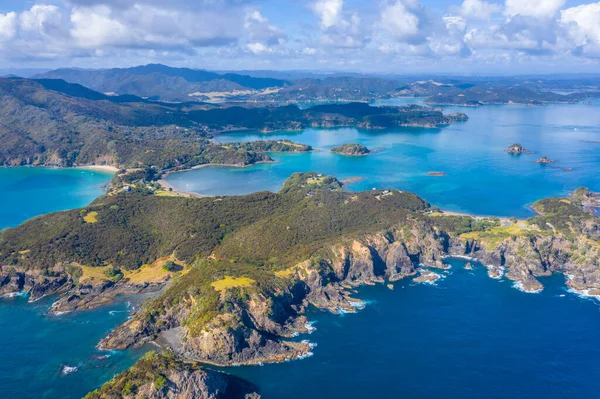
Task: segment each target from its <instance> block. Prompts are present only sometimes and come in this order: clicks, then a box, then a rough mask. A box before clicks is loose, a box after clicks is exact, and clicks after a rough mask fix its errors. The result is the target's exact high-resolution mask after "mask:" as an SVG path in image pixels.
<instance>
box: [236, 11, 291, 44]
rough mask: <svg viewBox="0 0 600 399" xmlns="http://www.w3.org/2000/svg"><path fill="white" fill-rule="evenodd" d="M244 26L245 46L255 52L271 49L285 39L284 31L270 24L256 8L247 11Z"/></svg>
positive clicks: (282, 42)
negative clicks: (246, 37)
mask: <svg viewBox="0 0 600 399" xmlns="http://www.w3.org/2000/svg"><path fill="white" fill-rule="evenodd" d="M244 27H245V28H246V31H247V33H248V44H247V47H248V49H249V50H250V51H251V52H253V53H255V54H260V53H265V52H268V51H273V50H274V48H275V47H276V46H279V45H282V44H284V42H285V39H286V34H285V32H284V31H283V30H282V29H280V28H278V27H277V26H275V25H271V24H270V23H269V20H268V19H267V18H266V17H264V16H263V15H262V14H261V13H260V11H257V10H253V11H251V12H248V14H247V15H246V22H245V24H244Z"/></svg>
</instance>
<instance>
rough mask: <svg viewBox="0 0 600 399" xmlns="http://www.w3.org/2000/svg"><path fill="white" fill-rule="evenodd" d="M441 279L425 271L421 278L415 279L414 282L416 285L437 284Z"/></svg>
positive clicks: (435, 274) (437, 275)
mask: <svg viewBox="0 0 600 399" xmlns="http://www.w3.org/2000/svg"><path fill="white" fill-rule="evenodd" d="M440 278H441V276H440V275H439V274H437V273H434V272H430V271H427V270H425V271H422V272H421V273H420V275H419V277H415V278H414V280H413V281H414V282H415V283H425V284H435V282H436V281H438V280H439V279H440Z"/></svg>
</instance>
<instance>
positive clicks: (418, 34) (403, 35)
mask: <svg viewBox="0 0 600 399" xmlns="http://www.w3.org/2000/svg"><path fill="white" fill-rule="evenodd" d="M418 7H419V4H417V3H416V2H414V1H406V0H405V1H396V2H393V3H390V4H387V5H386V6H385V7H383V9H382V10H381V26H382V28H383V29H385V30H386V31H387V32H388V33H389V34H390V35H391V36H392V37H394V38H396V39H401V40H403V41H406V42H419V41H423V40H424V37H423V35H422V31H421V27H420V23H421V20H420V18H419V16H418V15H417V14H418V13H419V12H418V11H420V10H418V9H417V8H418Z"/></svg>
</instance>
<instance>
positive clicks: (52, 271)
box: [0, 173, 600, 398]
mask: <svg viewBox="0 0 600 399" xmlns="http://www.w3.org/2000/svg"><path fill="white" fill-rule="evenodd" d="M596 198H597V196H596V195H595V194H593V193H591V192H589V190H585V189H581V190H578V191H577V192H576V193H574V194H573V196H572V197H570V198H551V199H545V200H541V201H538V202H536V203H535V204H534V206H533V207H534V209H535V210H536V212H538V215H537V216H535V217H533V218H531V219H529V220H527V221H524V220H522V221H519V220H513V221H510V220H499V219H496V218H474V217H470V216H459V215H446V214H443V213H436V212H433V210H432V207H431V206H430V205H429V204H428V203H427V202H426V201H424V200H423V199H421V198H419V197H418V196H416V195H414V194H411V193H407V192H403V191H398V190H370V191H365V192H358V193H352V192H348V191H345V190H344V189H343V188H342V184H341V183H340V182H339V181H338V180H337V179H336V178H334V177H332V176H323V175H320V174H317V173H297V174H294V175H292V176H291V177H290V178H289V180H288V181H287V182H286V183H285V185H284V187H283V188H282V190H281V191H280V192H279V193H270V192H262V193H255V194H251V195H246V196H239V197H219V198H183V197H178V196H168V195H158V194H152V193H150V192H148V191H147V190H145V189H142V188H141V187H138V186H134V187H133V188H132V189H131V190H128V191H119V192H113V193H111V194H110V195H106V196H103V197H101V198H98V199H97V200H96V201H94V202H93V203H92V204H91V205H89V206H88V207H86V208H83V209H79V210H72V211H65V212H58V213H52V214H49V215H45V216H40V217H38V218H35V219H32V220H29V221H27V222H25V223H24V224H22V225H21V226H19V227H17V228H14V229H6V230H4V231H3V232H1V233H0V265H1V270H0V294H7V293H15V292H19V291H25V292H28V293H29V294H30V299H31V300H35V299H37V298H40V297H42V296H45V295H50V294H57V295H59V299H58V300H57V301H56V303H55V304H54V306H53V308H52V312H68V311H73V310H78V309H87V308H92V307H96V306H99V305H101V304H104V303H107V302H110V301H111V300H112V299H113V298H114V297H115V296H116V295H118V294H120V293H125V292H144V291H148V290H157V291H160V292H161V293H160V295H159V296H158V297H156V298H154V299H150V300H149V301H148V302H147V303H145V304H144V306H143V307H142V308H141V309H140V310H139V312H137V313H136V314H135V315H134V317H133V318H132V319H130V320H129V321H127V322H126V323H125V324H123V325H122V326H121V327H119V328H117V329H116V330H115V331H113V332H112V333H110V334H109V335H108V336H107V337H106V338H105V339H104V340H103V341H102V342H101V343H100V347H101V348H105V349H124V348H128V347H131V346H137V345H141V344H143V343H146V342H149V341H154V342H157V343H159V344H160V345H161V346H163V347H164V348H168V349H169V350H170V351H171V352H172V353H173V354H174V356H175V358H176V359H182V360H185V361H188V362H196V361H198V362H203V363H211V364H215V365H220V366H230V365H234V364H258V363H263V362H281V361H284V360H287V359H294V358H298V357H302V356H304V355H306V354H308V353H309V352H310V351H311V347H310V345H309V344H307V343H303V342H298V341H295V340H291V339H290V338H291V337H292V336H294V335H296V334H301V333H305V332H307V331H308V329H307V327H306V326H307V321H308V320H307V318H306V315H305V312H306V309H307V307H309V306H314V307H316V308H319V309H326V310H329V311H331V312H339V311H340V310H344V311H355V307H354V306H353V303H356V302H357V300H356V299H353V298H352V296H351V295H352V291H351V290H350V288H351V287H356V286H359V285H362V284H374V283H393V282H395V281H398V280H401V279H405V278H411V277H413V276H415V275H416V274H417V273H418V269H419V267H422V266H421V265H424V266H426V267H428V268H434V269H435V268H438V269H443V268H444V267H445V265H444V259H445V258H446V257H449V256H450V257H452V256H459V257H469V258H470V259H471V261H472V262H478V263H480V264H482V265H484V266H485V267H487V268H488V270H489V274H490V276H492V277H494V278H500V277H502V276H505V277H506V278H508V279H511V280H514V281H515V282H516V284H518V285H519V286H520V287H522V289H523V290H525V291H528V292H537V291H539V290H541V289H543V285H542V283H541V281H540V280H539V279H538V278H543V277H544V276H549V275H551V274H552V273H562V274H564V275H565V276H566V277H567V285H568V286H569V287H570V288H572V289H574V290H577V291H580V292H590V293H595V292H600V278H598V276H597V273H596V270H597V266H596V264H597V259H598V257H599V256H600V246H599V245H598V242H600V218H598V217H597V216H595V215H594V213H592V212H591V211H590V210H589V209H590V208H589V207H590V204H592V203H595V201H596ZM324 220H327V221H328V223H323V221H324ZM435 279H436V276H434V275H432V274H431V273H422V277H420V280H423V281H424V282H428V281H434V280H435ZM143 361H144V360H142V362H143ZM177 361H178V360H177ZM177 361H175V363H171V362H170V361H169V362H167V363H165V364H167V365H170V364H173V370H171V369H170V367H171V366H168V368H169V369H168V370H163V371H161V372H160V373H159V374H160V375H161V376H162V377H163V378H165V379H168V381H170V384H171V385H170V386H177V384H180V385H182V386H186V385H185V382H184V381H189V378H188V377H189V375H191V374H193V373H202V371H197V370H196V369H187V368H185V369H182V368H181V366H179V365H178V364H180V363H177ZM161 364H162V363H161ZM143 367H144V366H143V363H141V365H138V370H139V369H140V368H142V369H143ZM132 370H134V371H132V372H127V371H126V372H125V373H124V374H122V375H121V376H118V377H116V380H115V381H119V382H118V383H117V382H115V381H113V382H110V383H108V385H107V387H106V388H103V389H101V390H100V391H99V392H98V393H95V394H93V395H100V396H91V397H94V398H95V397H111V396H110V395H111V394H109V392H115V391H114V389H121V390H124V389H125V386H126V385H127V383H128V382H129V385H127V386H128V387H129V388H127V391H128V392H142V393H149V392H153V391H152V389H155V388H156V385H157V383H156V379H158V378H159V377H158V376H153V377H151V378H154V379H155V380H154V385H152V387H153V388H152V389H151V388H150V387H149V385H148V384H150V380H149V379H148V378H149V377H144V378H145V379H144V378H141V379H140V377H137V376H136V375H137V374H136V372H135V370H136V369H135V368H134V369H132ZM128 373H129V374H128ZM181 373H183V374H181ZM196 375H198V374H196ZM128 376H129V377H128ZM184 376H188V377H185V378H184ZM158 385H161V384H158ZM114 387H119V388H114ZM150 397H158V396H150Z"/></svg>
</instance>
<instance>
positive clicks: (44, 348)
mask: <svg viewBox="0 0 600 399" xmlns="http://www.w3.org/2000/svg"><path fill="white" fill-rule="evenodd" d="M111 177H112V175H111V174H109V173H104V172H96V171H89V170H80V169H44V168H0V192H1V193H2V200H1V204H2V206H1V207H0V229H2V228H5V227H11V226H16V225H18V224H19V223H21V222H23V221H25V220H27V219H29V218H31V217H34V216H37V215H40V214H43V213H48V212H53V211H59V210H63V209H71V208H77V207H81V206H85V205H87V204H88V203H90V202H91V201H93V200H94V199H95V198H97V197H98V196H99V195H101V194H102V193H103V192H104V189H103V186H104V185H106V184H107V183H108V182H109V181H110V179H111ZM54 299H55V298H43V299H41V300H40V301H38V302H35V303H28V302H27V298H24V297H20V296H19V297H14V298H0V398H11V399H13V398H14V399H17V398H31V399H34V398H35V399H38V398H61V399H67V398H81V397H82V396H83V395H85V394H86V393H87V392H88V391H90V390H91V389H93V388H96V387H98V386H100V385H101V384H102V383H104V382H106V381H107V380H108V379H110V378H111V377H112V376H113V375H114V374H116V373H118V372H120V371H122V370H123V369H125V368H127V367H129V366H130V365H132V364H133V363H134V362H135V360H136V359H137V358H138V356H139V355H140V354H141V351H127V352H110V353H106V352H100V351H97V350H96V349H95V346H96V345H97V344H98V342H99V341H100V339H102V337H104V336H105V335H106V334H107V333H108V332H109V331H110V330H111V329H112V328H114V327H116V326H117V325H119V324H121V323H123V322H124V321H125V320H126V318H127V317H128V315H129V307H128V305H127V301H126V299H123V300H122V301H120V302H118V303H115V304H114V305H112V306H109V307H103V308H101V309H97V310H92V311H89V312H82V313H75V314H66V315H62V316H56V317H47V316H46V313H47V311H48V309H49V307H50V305H51V303H52V301H53V300H54ZM65 366H68V367H77V371H74V372H72V373H69V374H63V371H64V370H65V369H64V367H65Z"/></svg>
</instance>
